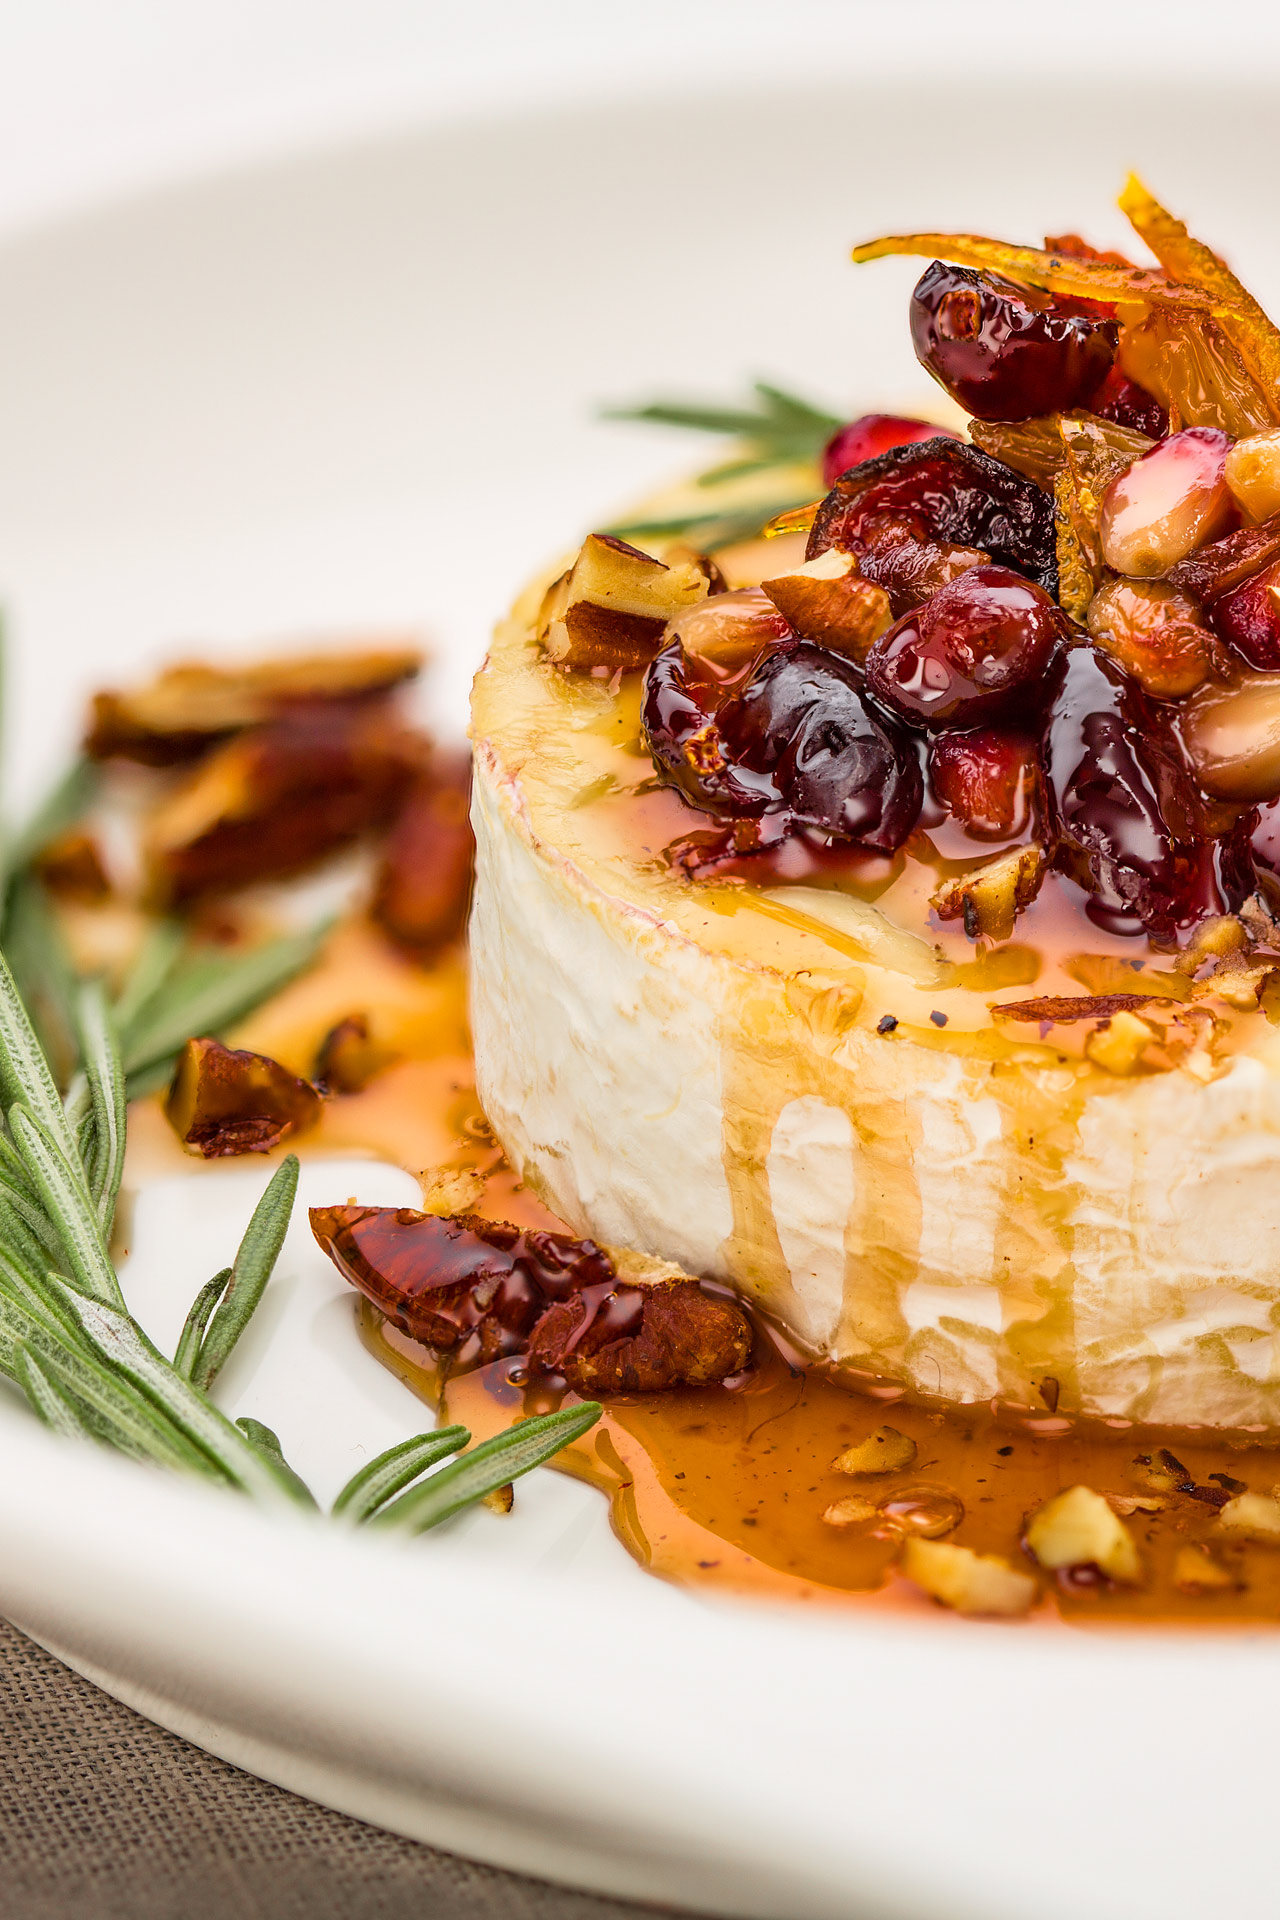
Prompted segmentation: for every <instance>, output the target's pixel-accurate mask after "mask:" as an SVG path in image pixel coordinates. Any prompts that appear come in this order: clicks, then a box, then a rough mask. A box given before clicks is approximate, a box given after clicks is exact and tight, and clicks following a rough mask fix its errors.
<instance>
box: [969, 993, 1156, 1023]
mask: <svg viewBox="0 0 1280 1920" xmlns="http://www.w3.org/2000/svg"><path fill="white" fill-rule="evenodd" d="M1160 997H1161V996H1160V995H1159V994H1155V993H1042V994H1038V995H1037V996H1036V997H1035V998H1034V999H1031V1000H1007V1001H1005V1002H1004V1004H1003V1005H1002V1006H994V1007H992V1009H991V1012H992V1016H993V1018H995V1019H997V1020H1046V1021H1048V1022H1050V1024H1052V1025H1054V1026H1070V1025H1071V1023H1072V1021H1073V1020H1106V1019H1109V1018H1110V1017H1111V1016H1112V1015H1113V1014H1116V1013H1135V1012H1136V1011H1137V1009H1138V1008H1139V1007H1149V1006H1150V1005H1151V1003H1152V1001H1153V1000H1158V999H1159V998H1160Z"/></svg>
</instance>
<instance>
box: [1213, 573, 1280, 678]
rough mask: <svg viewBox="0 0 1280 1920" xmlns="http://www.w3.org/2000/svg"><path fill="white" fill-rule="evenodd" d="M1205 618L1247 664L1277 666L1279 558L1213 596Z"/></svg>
mask: <svg viewBox="0 0 1280 1920" xmlns="http://www.w3.org/2000/svg"><path fill="white" fill-rule="evenodd" d="M1209 618H1210V619H1211V620H1212V622H1213V624H1214V627H1215V629H1216V630H1217V632H1218V633H1219V634H1220V635H1221V637H1222V638H1223V639H1224V640H1225V641H1226V643H1227V645H1228V646H1229V647H1232V648H1234V649H1235V651H1236V652H1237V653H1238V654H1239V655H1240V656H1241V658H1242V659H1244V660H1247V661H1248V662H1249V665H1250V666H1251V667H1257V668H1258V669H1259V670H1260V671H1261V672H1263V673H1266V672H1275V671H1276V670H1277V669H1280V560H1276V561H1273V562H1272V564H1271V565H1270V566H1269V567H1267V568H1265V569H1264V570H1263V572H1261V573H1258V574H1255V575H1254V577H1253V579H1251V580H1246V581H1245V582H1244V583H1243V584H1242V585H1241V586H1238V587H1235V588H1233V589H1232V591H1231V592H1230V593H1224V594H1223V595H1222V598H1221V599H1220V600H1215V601H1214V603H1213V608H1212V611H1211V612H1210V615H1209Z"/></svg>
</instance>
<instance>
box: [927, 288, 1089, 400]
mask: <svg viewBox="0 0 1280 1920" xmlns="http://www.w3.org/2000/svg"><path fill="white" fill-rule="evenodd" d="M1119 337H1120V333H1119V328H1118V326H1117V324H1116V322H1115V320H1114V319H1111V318H1102V317H1100V316H1099V315H1097V314H1096V313H1086V312H1081V311H1079V309H1078V308H1073V306H1072V303H1071V302H1069V301H1062V300H1055V299H1054V297H1053V296H1052V295H1051V294H1048V293H1040V292H1037V291H1036V290H1035V289H1033V288H1027V287H1016V286H1014V285H1013V284H1012V282H1011V281H1008V280H1001V279H998V278H997V277H996V276H995V275H994V274H990V273H975V272H973V271H972V270H971V269H969V268H967V267H950V266H945V265H944V264H943V263H942V261H941V260H935V261H934V262H933V264H932V265H931V266H928V267H926V268H925V270H924V272H923V273H922V274H921V276H920V279H919V280H918V281H917V283H916V288H915V291H914V293H913V294H912V296H911V339H912V343H913V344H914V346H915V350H916V358H917V359H918V360H919V361H920V363H921V365H922V366H924V367H926V368H927V369H928V370H929V372H930V373H931V374H932V375H933V377H934V379H935V380H937V381H938V382H939V384H940V385H941V386H944V387H945V388H946V390H947V392H948V393H949V394H951V395H952V396H953V398H955V399H956V400H958V401H959V402H960V404H961V406H962V407H963V408H964V409H965V411H966V412H967V413H972V414H976V415H977V417H978V419H980V420H1029V419H1031V418H1032V417H1033V416H1034V415H1035V414H1040V413H1063V412H1065V411H1067V409H1068V408H1071V407H1080V406H1084V405H1086V404H1087V402H1088V401H1089V400H1090V399H1091V398H1092V396H1093V394H1094V393H1095V392H1096V391H1097V389H1098V387H1099V386H1100V385H1101V383H1102V381H1103V380H1104V379H1105V377H1106V375H1107V373H1108V371H1109V370H1110V367H1111V364H1112V361H1113V360H1114V359H1115V351H1116V343H1117V341H1118V339H1119Z"/></svg>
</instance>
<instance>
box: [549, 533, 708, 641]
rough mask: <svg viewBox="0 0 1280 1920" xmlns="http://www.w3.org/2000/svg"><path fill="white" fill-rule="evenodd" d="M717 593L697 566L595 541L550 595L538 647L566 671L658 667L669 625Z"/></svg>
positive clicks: (607, 539)
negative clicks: (653, 663) (710, 592)
mask: <svg viewBox="0 0 1280 1920" xmlns="http://www.w3.org/2000/svg"><path fill="white" fill-rule="evenodd" d="M709 587H710V582H709V580H708V578H707V575H706V574H705V573H704V572H703V571H702V569H701V568H700V567H699V566H698V565H696V564H695V563H694V562H693V561H684V562H682V563H678V564H677V565H675V566H668V565H667V564H666V562H665V561H662V560H656V559H655V558H654V556H653V555H652V554H649V553H642V552H641V551H640V549H639V548H638V547H632V546H628V544H627V542H626V541H625V540H617V539H615V538H614V536H613V535H612V534H608V533H590V534H588V535H587V537H586V539H585V540H584V541H583V543H582V551H581V552H580V553H579V555H578V557H577V559H576V560H575V561H574V563H573V566H572V567H571V568H570V569H569V571H568V573H564V574H561V576H560V578H559V579H558V580H557V581H556V582H555V583H554V585H553V586H551V587H550V588H548V590H547V593H546V596H545V597H544V599H543V602H542V607H541V610H540V612H539V614H538V639H539V640H540V641H541V642H542V645H543V647H544V649H545V650H546V655H547V658H548V659H549V660H551V661H553V662H554V663H555V665H556V666H558V667H572V668H576V669H579V670H596V669H600V670H603V671H605V672H608V673H615V672H617V671H619V670H621V671H623V672H626V671H628V670H630V669H634V668H636V667H642V666H644V665H645V663H646V661H649V660H652V658H653V656H654V654H655V653H656V652H657V650H658V647H659V646H660V644H661V641H662V633H663V629H664V628H665V626H666V624H667V622H668V621H669V620H672V619H674V618H675V616H676V615H677V614H679V613H682V612H684V610H685V609H686V608H688V607H691V606H693V605H694V604H695V603H696V602H697V601H699V600H701V599H704V598H705V597H706V594H707V592H708V590H709Z"/></svg>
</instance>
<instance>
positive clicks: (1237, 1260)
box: [471, 738, 1280, 1426]
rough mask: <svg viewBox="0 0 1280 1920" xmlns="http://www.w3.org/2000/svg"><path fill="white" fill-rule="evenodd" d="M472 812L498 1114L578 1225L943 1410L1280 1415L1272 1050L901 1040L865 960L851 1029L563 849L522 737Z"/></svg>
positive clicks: (484, 1016) (507, 1141) (487, 1077)
mask: <svg viewBox="0 0 1280 1920" xmlns="http://www.w3.org/2000/svg"><path fill="white" fill-rule="evenodd" d="M473 812H474V821H475V827H476V837H477V847H478V864H477V880H476V892H475V904H474V909H473V916H472V926H471V939H472V959H471V967H472V1023H473V1031H474V1039H475V1049H476V1066H477V1074H478V1085H479V1091H480V1097H481V1099H482V1101H483V1103H484V1106H485V1110H486V1112H487V1113H488V1115H489V1118H490V1120H491V1122H492V1123H493V1125H494V1127H495V1129H496V1131H497V1133H498V1136H499V1138H500V1139H501V1141H502V1142H503V1145H504V1147H505V1148H506V1150H507V1152H508V1154H509V1155H510V1157H511V1159H512V1161H513V1163H514V1164H515V1165H516V1166H517V1168H518V1169H519V1170H520V1171H521V1173H522V1175H523V1176H524V1177H526V1178H527V1179H529V1180H530V1182H531V1183H532V1184H533V1185H534V1186H535V1187H536V1188H537V1189H538V1190H539V1191H540V1192H541V1193H542V1194H543V1195H544V1196H545V1197H546V1199H547V1200H548V1202H549V1203H550V1204H551V1206H552V1207H553V1208H554V1209H555V1211H556V1212H557V1213H558V1214H560V1215H561V1217H562V1218H564V1219H565V1220H566V1221H567V1222H568V1224H569V1225H570V1226H571V1227H572V1228H573V1229H574V1230H575V1231H579V1232H590V1233H592V1234H594V1235H595V1236H597V1237H598V1238H600V1239H602V1240H606V1241H609V1242H612V1243H615V1244H618V1245H625V1246H632V1247H635V1248H638V1249H640V1250H642V1251H644V1252H646V1253H649V1254H652V1255H656V1256H658V1257H660V1258H664V1259H669V1260H674V1261H676V1262H678V1263H679V1264H680V1265H681V1266H682V1267H684V1268H686V1269H688V1270H690V1271H693V1272H698V1273H703V1274H707V1275H710V1276H715V1277H719V1278H722V1279H725V1280H728V1281H730V1282H731V1283H732V1284H734V1285H735V1286H737V1287H738V1288H739V1289H740V1290H742V1291H743V1292H744V1293H747V1294H751V1295H754V1296H755V1297H756V1298H758V1299H759V1300H760V1301H761V1302H762V1303H763V1304H764V1305H765V1306H766V1307H767V1308H768V1309H769V1310H770V1311H771V1312H773V1313H774V1314H776V1315H777V1316H778V1317H779V1318H780V1319H781V1320H782V1321H783V1322H784V1323H785V1324H786V1325H787V1326H788V1327H789V1328H790V1329H791V1330H792V1331H793V1332H794V1333H795V1335H796V1336H797V1337H798V1338H799V1339H800V1340H801V1341H802V1342H804V1343H805V1344H807V1345H808V1346H809V1347H810V1348H811V1350H812V1351H814V1352H815V1353H816V1354H820V1355H822V1356H825V1357H829V1358H831V1359H834V1360H836V1361H838V1362H841V1363H844V1364H847V1365H850V1366H854V1367H857V1368H860V1369H869V1370H871V1371H873V1372H875V1373H876V1374H879V1375H887V1376H889V1377H891V1378H897V1379H900V1380H902V1381H904V1382H905V1383H907V1384H908V1385H909V1386H911V1387H912V1388H914V1389H915V1390H917V1391H919V1392H921V1393H924V1394H927V1395H939V1396H941V1397H943V1398H946V1399H949V1400H955V1401H976V1400H986V1399H989V1398H991V1397H993V1396H1001V1397H1004V1398H1007V1399H1010V1400H1012V1401H1015V1402H1018V1403H1021V1404H1024V1405H1025V1404H1030V1405H1036V1404H1041V1405H1042V1404H1043V1401H1044V1399H1045V1398H1046V1397H1047V1398H1050V1399H1052V1398H1053V1397H1054V1396H1055V1395H1056V1399H1057V1404H1058V1406H1059V1407H1060V1409H1061V1410H1062V1411H1064V1412H1070V1411H1081V1412H1087V1413H1095V1414H1101V1415H1106V1416H1110V1417H1116V1416H1122V1417H1126V1418H1131V1419H1148V1420H1160V1421H1168V1422H1172V1423H1181V1422H1204V1423H1207V1424H1215V1425H1221V1426H1244V1425H1250V1424H1254V1423H1259V1422H1265V1423H1269V1424H1270V1423H1275V1422H1276V1421H1277V1420H1280V1072H1278V1070H1277V1066H1276V1062H1275V1052H1274V1048H1271V1049H1270V1050H1269V1052H1268V1049H1267V1048H1266V1047H1264V1048H1263V1057H1261V1058H1255V1057H1249V1055H1247V1054H1240V1055H1237V1056H1236V1057H1235V1058H1234V1060H1233V1061H1232V1062H1231V1063H1230V1064H1229V1067H1228V1068H1227V1069H1226V1070H1225V1071H1224V1072H1223V1073H1222V1075H1221V1077H1219V1078H1218V1079H1216V1080H1213V1081H1211V1082H1210V1083H1208V1084H1201V1083H1200V1082H1199V1081H1197V1080H1195V1079H1193V1078H1191V1077H1190V1076H1189V1075H1187V1074H1183V1073H1178V1072H1173V1073H1166V1074H1160V1075H1152V1076H1140V1077H1138V1078H1136V1079H1132V1080H1116V1079H1112V1078H1110V1077H1109V1076H1107V1075H1105V1074H1103V1073H1102V1072H1101V1071H1100V1070H1099V1069H1097V1068H1094V1067H1092V1066H1090V1065H1088V1064H1087V1063H1086V1062H1084V1061H1081V1060H1078V1059H1071V1060H1064V1058H1063V1057H1062V1056H1061V1055H1058V1054H1055V1053H1054V1052H1053V1051H1052V1049H1050V1048H1047V1047H1042V1046H1036V1045H1034V1044H1029V1045H1025V1046H1009V1045H1006V1044H1005V1043H1004V1042H1003V1041H1001V1042H999V1043H993V1044H992V1045H990V1046H987V1047H985V1048H984V1046H982V1045H975V1044H971V1042H972V1041H973V1035H972V1034H971V1033H969V1034H956V1035H943V1034H938V1035H937V1036H934V1035H932V1034H930V1032H929V1030H928V1029H927V1028H925V1029H922V1030H918V1031H916V1032H911V1031H908V1032H903V1031H899V1032H896V1033H894V1034H893V1035H892V1036H889V1037H886V1036H881V1035H879V1034H878V1033H877V1032H876V1030H875V1012H876V996H877V994H879V993H881V992H882V991H883V990H884V988H885V982H886V978H887V979H888V981H889V984H890V985H891V984H892V979H893V976H886V975H885V973H884V970H883V969H876V968H863V969H858V968H852V969H851V970H850V971H851V977H856V981H857V986H856V989H852V990H851V991H852V992H853V993H854V998H853V999H852V1000H851V1004H853V1005H856V1004H857V996H858V995H864V999H863V1005H862V1010H861V1013H860V1015H859V1017H858V1018H857V1020H856V1021H854V1022H853V1023H852V1024H850V1023H849V1022H847V1021H843V1020H839V1019H837V1020H832V1019H830V1018H828V1017H826V1015H825V1013H824V1012H823V1011H822V1009H821V1007H820V1000H821V996H813V995H810V996H809V998H808V999H806V991H805V988H804V983H803V982H801V981H799V980H798V979H796V978H794V977H793V978H790V979H789V978H787V977H786V976H785V975H784V974H782V973H780V972H778V971H775V970H771V969H770V968H768V967H764V966H757V965H753V964H751V963H750V961H749V960H745V959H743V958H742V957H741V956H737V957H734V956H730V955H727V954H725V953H724V952H720V951H713V950H710V949H708V948H707V947H704V946H702V945H701V944H699V942H698V941H697V940H695V939H692V938H690V937H689V936H688V935H687V934H686V933H685V932H682V931H681V930H679V929H678V928H676V927H675V926H674V925H673V924H671V923H669V922H665V921H663V920H661V919H659V918H657V917H656V915H655V914H654V913H653V912H651V911H649V910H647V909H646V907H645V906H644V905H643V903H642V901H641V900H640V899H638V898H637V899H630V898H628V897H626V880H625V868H622V867H620V868H619V870H618V873H617V875H616V876H613V875H611V876H610V878H611V879H613V878H616V880H617V890H616V891H615V890H612V889H611V888H609V887H606V886H605V885H604V884H602V883H601V879H600V876H599V874H596V875H594V876H591V877H589V876H588V875H586V874H585V873H584V872H583V871H582V870H581V869H580V868H579V867H578V866H577V865H576V864H575V863H574V862H573V861H572V860H570V859H569V858H568V857H567V856H565V855H564V854H563V853H561V852H560V851H558V850H557V848H556V847H555V846H553V845H550V844H548V843H547V842H546V841H545V840H544V839H543V838H540V836H539V833H538V831H537V830H536V828H535V826H534V824H533V823H532V821H531V818H530V813H529V810H528V808H527V807H526V805H525V801H524V795H523V794H522V789H521V781H520V778H519V775H518V773H516V772H513V771H511V770H510V769H509V768H508V767H506V766H505V765H504V762H503V754H502V742H501V740H499V739H495V738H479V739H477V742H476V780H475V798H474V810H473ZM1048 1381H1052V1382H1053V1383H1054V1386H1053V1388H1052V1389H1050V1388H1049V1387H1044V1388H1043V1389H1042V1383H1044V1382H1048Z"/></svg>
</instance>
